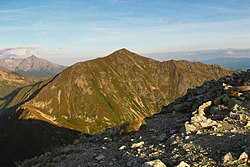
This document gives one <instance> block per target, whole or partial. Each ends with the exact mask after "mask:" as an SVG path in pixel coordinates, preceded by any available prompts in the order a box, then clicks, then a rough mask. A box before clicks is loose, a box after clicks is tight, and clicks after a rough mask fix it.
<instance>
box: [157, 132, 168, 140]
mask: <svg viewBox="0 0 250 167" xmlns="http://www.w3.org/2000/svg"><path fill="white" fill-rule="evenodd" d="M166 137H167V135H166V133H162V134H161V135H160V136H159V137H158V140H159V141H163V140H165V138H166Z"/></svg>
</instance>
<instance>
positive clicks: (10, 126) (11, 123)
mask: <svg viewBox="0 0 250 167" xmlns="http://www.w3.org/2000/svg"><path fill="white" fill-rule="evenodd" d="M55 78H56V76H55V77H54V78H52V79H50V80H49V81H47V82H45V83H43V82H38V83H36V84H33V85H31V88H32V87H34V86H38V88H37V89H35V90H34V91H33V92H31V94H30V96H26V95H25V96H26V97H24V98H23V99H24V100H22V101H20V102H19V103H17V104H15V105H13V106H11V107H9V108H6V106H8V104H10V103H11V101H12V100H13V99H14V98H15V96H16V95H17V94H18V93H19V92H20V91H21V90H22V88H19V89H16V90H15V91H13V92H12V93H11V94H9V95H7V96H5V97H4V98H2V99H1V100H6V103H5V104H4V106H5V107H4V108H2V109H1V110H0V155H1V156H0V166H14V162H15V161H19V160H23V159H25V158H31V157H32V156H35V155H39V154H42V153H44V152H46V151H50V150H51V149H52V148H54V147H56V146H59V145H63V144H68V143H71V142H73V141H74V140H75V139H76V137H77V136H78V134H79V133H80V132H77V131H73V130H69V129H65V128H61V127H57V126H55V125H52V124H50V123H47V122H43V121H39V120H31V119H29V120H22V119H19V116H20V115H21V114H22V112H23V109H20V108H19V107H20V106H21V105H22V104H24V103H26V102H28V101H30V100H31V99H33V98H34V97H35V96H36V95H37V94H38V93H39V92H40V91H41V90H42V89H43V88H44V87H45V86H46V85H48V84H49V83H50V82H52V81H53V80H54V79H55ZM41 84H42V85H41Z"/></svg>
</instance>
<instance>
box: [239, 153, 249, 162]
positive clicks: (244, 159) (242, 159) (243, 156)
mask: <svg viewBox="0 0 250 167" xmlns="http://www.w3.org/2000/svg"><path fill="white" fill-rule="evenodd" d="M247 161H248V155H247V153H246V152H243V153H241V154H240V157H239V159H238V162H239V163H245V162H247Z"/></svg>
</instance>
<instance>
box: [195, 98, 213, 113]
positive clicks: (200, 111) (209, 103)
mask: <svg viewBox="0 0 250 167" xmlns="http://www.w3.org/2000/svg"><path fill="white" fill-rule="evenodd" d="M211 105H212V101H207V102H205V103H203V104H202V105H200V106H199V108H198V113H199V115H205V110H206V109H207V108H208V107H210V106H211Z"/></svg>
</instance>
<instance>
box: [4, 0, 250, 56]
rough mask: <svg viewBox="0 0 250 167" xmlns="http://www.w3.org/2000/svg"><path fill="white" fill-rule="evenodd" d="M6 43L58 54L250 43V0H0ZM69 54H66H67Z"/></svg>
mask: <svg viewBox="0 0 250 167" xmlns="http://www.w3.org/2000/svg"><path fill="white" fill-rule="evenodd" d="M0 37H1V38H0V49H3V48H6V47H15V46H30V45H31V46H39V47H40V48H41V50H43V54H44V56H48V57H53V59H57V57H60V58H64V57H65V58H66V57H68V58H67V60H68V59H69V57H71V56H72V57H92V56H98V55H99V56H102V55H105V54H108V53H110V52H112V51H114V50H117V49H119V48H123V47H125V48H128V49H130V50H132V51H135V52H138V53H141V54H145V53H157V52H171V51H183V50H203V49H218V48H250V1H249V0H0ZM65 60H66V59H65Z"/></svg>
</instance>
